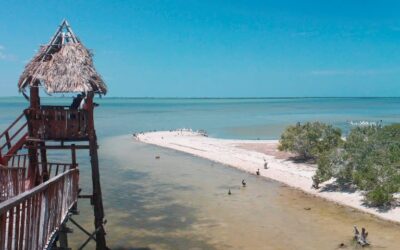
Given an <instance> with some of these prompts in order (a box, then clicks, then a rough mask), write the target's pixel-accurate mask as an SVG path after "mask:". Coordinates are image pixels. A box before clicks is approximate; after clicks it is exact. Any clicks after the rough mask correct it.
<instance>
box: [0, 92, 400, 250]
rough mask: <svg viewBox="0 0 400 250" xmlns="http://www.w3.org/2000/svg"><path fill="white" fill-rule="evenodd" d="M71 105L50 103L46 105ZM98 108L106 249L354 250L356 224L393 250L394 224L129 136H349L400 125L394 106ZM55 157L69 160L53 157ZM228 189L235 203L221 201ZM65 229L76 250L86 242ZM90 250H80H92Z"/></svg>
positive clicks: (363, 102)
mask: <svg viewBox="0 0 400 250" xmlns="http://www.w3.org/2000/svg"><path fill="white" fill-rule="evenodd" d="M70 101H71V100H70V99H66V98H62V99H54V98H51V99H44V100H43V103H44V104H49V103H60V104H68V103H69V102H70ZM97 102H99V103H100V107H99V108H98V109H97V110H96V129H97V134H98V137H99V144H100V153H99V155H100V166H101V175H102V187H103V194H104V206H105V209H106V211H105V212H106V219H107V220H108V223H107V225H106V230H107V233H108V235H107V239H108V242H109V245H110V246H111V247H112V249H171V250H172V249H174V250H175V249H182V250H183V249H185V250H186V249H193V250H194V249H196V250H199V249H211V250H212V249H337V246H338V245H339V244H340V243H345V244H346V245H348V248H347V249H356V248H357V246H355V245H354V244H353V243H352V241H351V239H352V234H353V231H352V230H353V225H354V224H356V225H358V226H359V227H361V226H364V227H366V228H367V230H368V231H369V232H370V236H369V238H370V241H371V242H372V248H373V249H399V247H398V246H399V244H400V237H399V236H400V227H399V226H398V225H394V224H392V223H388V222H384V221H381V220H379V219H376V218H374V217H372V216H370V215H367V214H363V213H359V212H356V211H353V210H352V209H349V208H343V207H340V206H338V205H335V204H332V203H330V202H326V201H324V200H321V199H317V198H314V197H311V196H308V195H305V194H304V193H302V192H299V191H296V190H293V189H291V188H288V187H286V186H283V185H281V184H279V183H277V182H274V181H270V180H267V179H262V178H257V177H256V176H250V175H248V174H246V173H243V172H241V171H239V170H236V169H233V168H230V167H227V166H223V165H221V164H216V163H212V162H210V161H208V160H204V159H199V158H195V157H192V156H190V155H187V154H183V153H180V152H175V151H173V150H168V149H162V148H158V147H155V146H151V145H145V144H142V143H139V142H135V141H133V140H132V139H131V137H130V136H127V135H128V134H131V133H133V132H140V131H149V130H166V129H167V130H169V129H177V128H184V127H186V128H193V129H205V130H207V131H208V133H209V134H210V135H211V136H214V137H220V138H244V139H255V138H262V139H277V138H278V137H279V134H280V132H281V131H282V129H283V128H284V127H285V126H287V125H289V124H294V123H296V122H297V121H300V122H305V121H312V120H322V121H325V122H329V123H332V124H334V125H337V126H340V127H341V128H342V129H343V130H344V131H347V130H348V129H349V128H350V126H349V123H348V122H349V121H359V120H367V121H379V120H383V122H384V123H386V124H388V123H394V122H400V116H399V115H398V114H399V110H400V98H305V99H301V98H300V99H285V98H283V99H108V98H104V99H101V100H97ZM26 106H27V103H26V101H25V100H24V99H22V98H0V129H1V130H3V129H4V128H5V127H7V126H8V125H9V124H10V123H11V122H12V121H13V120H14V119H15V118H16V117H17V116H18V115H19V114H20V113H21V112H22V110H23V109H24V108H25V107H26ZM121 135H125V136H121ZM117 149H118V150H117ZM156 155H160V156H161V159H159V160H156V159H155V158H154V157H155V156H156ZM78 156H79V157H80V161H79V164H80V170H81V186H82V188H83V191H82V193H83V194H88V193H90V187H89V184H90V172H89V167H88V166H89V165H88V152H83V151H82V152H79V154H78ZM52 158H53V161H56V159H57V160H58V161H68V159H67V158H65V157H62V156H61V154H60V153H55V154H54V155H52ZM243 178H245V179H246V180H247V183H248V187H246V188H245V189H243V188H241V187H240V182H241V180H242V179H243ZM228 188H231V189H232V192H233V195H231V196H228V195H227V190H228ZM79 208H80V215H79V216H77V217H76V219H77V220H78V221H79V222H80V223H81V224H83V225H84V226H85V227H86V228H87V229H91V228H92V227H93V225H92V223H93V215H92V213H91V212H90V209H91V207H90V204H89V201H87V200H80V201H79ZM305 208H311V209H310V210H305ZM70 226H71V227H72V228H73V229H74V233H73V234H72V235H70V243H71V246H72V247H73V248H74V249H75V248H77V247H78V246H79V245H80V244H81V243H82V242H83V241H84V240H86V237H85V236H84V234H83V233H81V232H80V231H79V230H78V229H77V228H75V227H74V226H72V225H70ZM90 244H91V245H90V246H89V247H88V248H87V249H93V243H90Z"/></svg>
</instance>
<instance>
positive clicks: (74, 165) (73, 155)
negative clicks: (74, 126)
mask: <svg viewBox="0 0 400 250" xmlns="http://www.w3.org/2000/svg"><path fill="white" fill-rule="evenodd" d="M71 158H72V168H76V145H75V144H72V145H71Z"/></svg>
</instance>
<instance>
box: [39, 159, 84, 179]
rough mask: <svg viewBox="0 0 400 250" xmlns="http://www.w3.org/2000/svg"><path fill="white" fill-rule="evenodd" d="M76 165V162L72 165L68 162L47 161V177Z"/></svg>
mask: <svg viewBox="0 0 400 250" xmlns="http://www.w3.org/2000/svg"><path fill="white" fill-rule="evenodd" d="M76 167H78V164H76V165H73V164H70V163H56V162H48V163H47V170H48V172H49V177H50V178H52V177H55V176H57V175H59V174H62V173H64V172H66V171H68V170H70V169H73V168H76Z"/></svg>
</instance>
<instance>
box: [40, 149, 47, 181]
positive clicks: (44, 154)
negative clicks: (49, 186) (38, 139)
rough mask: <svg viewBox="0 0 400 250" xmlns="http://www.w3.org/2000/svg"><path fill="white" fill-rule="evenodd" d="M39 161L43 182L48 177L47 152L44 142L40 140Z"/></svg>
mask: <svg viewBox="0 0 400 250" xmlns="http://www.w3.org/2000/svg"><path fill="white" fill-rule="evenodd" d="M40 161H41V163H42V181H43V182H45V181H47V180H48V179H49V171H48V168H47V152H46V143H45V142H42V143H41V144H40Z"/></svg>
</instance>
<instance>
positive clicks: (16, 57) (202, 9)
mask: <svg viewBox="0 0 400 250" xmlns="http://www.w3.org/2000/svg"><path fill="white" fill-rule="evenodd" d="M399 9H400V2H398V1H368V0H364V1H361V0H360V1H351V0H347V1H218V0H214V1H208V0H201V1H191V0H181V1H151V0H142V1H88V0H86V1H1V2H0V96H15V95H18V92H17V87H16V83H17V80H18V77H19V75H20V73H21V72H22V70H23V67H24V65H25V64H26V62H27V61H28V60H30V59H31V58H32V56H33V55H34V53H35V51H36V50H37V49H38V47H39V45H40V44H44V43H47V42H48V40H49V39H50V37H51V36H52V35H53V33H54V32H55V30H56V28H57V26H58V25H59V23H60V22H61V20H62V19H63V18H66V19H67V20H68V21H69V22H70V24H71V26H72V28H73V29H74V31H75V33H76V34H77V35H78V36H79V38H80V39H81V40H82V41H83V43H84V44H85V45H86V46H87V47H88V48H90V49H92V50H93V52H94V54H95V57H94V60H95V66H96V68H97V69H98V71H99V72H100V74H101V75H102V76H103V78H104V80H105V81H106V82H107V84H108V86H109V96H124V97H280V96H285V97H286V96H400V87H399V86H400V85H399V83H400V15H399Z"/></svg>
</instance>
